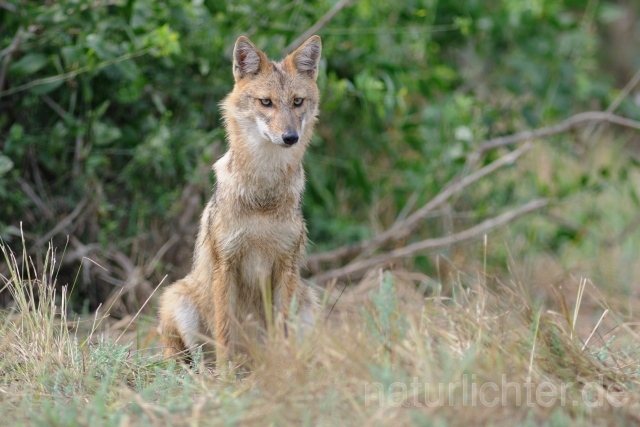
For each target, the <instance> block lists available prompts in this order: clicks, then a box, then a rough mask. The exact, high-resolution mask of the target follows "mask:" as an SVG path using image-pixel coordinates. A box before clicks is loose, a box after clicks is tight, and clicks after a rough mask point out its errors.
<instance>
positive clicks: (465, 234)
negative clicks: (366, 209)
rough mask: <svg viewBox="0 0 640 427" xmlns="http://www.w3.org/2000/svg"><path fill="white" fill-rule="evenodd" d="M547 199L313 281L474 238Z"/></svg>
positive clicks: (353, 274) (353, 273)
mask: <svg viewBox="0 0 640 427" xmlns="http://www.w3.org/2000/svg"><path fill="white" fill-rule="evenodd" d="M549 203H550V201H549V200H548V199H536V200H532V201H531V202H529V203H527V204H526V205H523V206H521V207H519V208H517V209H513V210H510V211H508V212H505V213H503V214H501V215H498V216H497V217H495V218H491V219H488V220H486V221H483V222H481V223H480V224H477V225H475V226H473V227H471V228H468V229H466V230H464V231H461V232H459V233H455V234H452V235H451V236H447V237H438V238H435V239H427V240H423V241H420V242H416V243H413V244H411V245H408V246H405V247H403V248H398V249H395V250H393V251H391V252H388V253H385V254H381V255H378V256H376V257H373V258H369V259H365V260H361V261H356V262H353V263H351V264H348V265H346V266H344V267H341V268H337V269H335V270H330V271H328V272H326V273H323V274H320V275H318V276H316V277H315V281H316V283H317V284H319V285H321V284H324V283H327V282H328V281H330V280H332V279H341V278H349V279H352V280H353V279H356V278H358V277H360V276H359V275H361V274H362V272H363V271H365V270H367V269H369V268H372V267H374V266H376V265H379V264H384V263H388V262H389V261H393V260H397V259H401V258H407V257H411V256H415V255H416V254H418V253H421V252H425V251H427V250H430V249H436V248H441V247H443V246H447V245H450V244H453V243H461V242H464V241H466V240H471V239H474V238H476V237H479V236H481V235H484V234H486V233H487V232H489V231H490V230H492V229H494V228H496V227H499V226H501V225H504V224H506V223H508V222H511V221H513V220H514V219H516V218H518V217H521V216H523V215H526V214H528V213H531V212H534V211H536V210H539V209H542V208H544V207H545V206H547V205H549Z"/></svg>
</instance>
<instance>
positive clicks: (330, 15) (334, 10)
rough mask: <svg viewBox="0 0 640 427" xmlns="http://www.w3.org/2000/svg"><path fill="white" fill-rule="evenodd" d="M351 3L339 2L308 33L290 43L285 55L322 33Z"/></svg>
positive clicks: (346, 0)
mask: <svg viewBox="0 0 640 427" xmlns="http://www.w3.org/2000/svg"><path fill="white" fill-rule="evenodd" d="M350 1H351V0H340V1H338V3H336V4H335V5H333V7H332V8H331V9H329V11H328V12H327V13H325V14H324V16H323V17H322V18H320V19H318V22H316V23H315V24H313V25H312V26H311V27H310V28H309V29H308V30H307V31H305V32H304V33H302V34H301V35H299V36H298V37H297V38H296V39H295V40H294V41H292V42H291V43H289V44H288V45H287V47H285V48H284V53H285V54H289V53H291V52H293V50H294V49H295V48H297V47H298V46H300V45H301V44H302V42H304V41H305V40H306V39H308V38H309V37H311V36H312V35H314V34H316V33H317V32H318V31H320V29H321V28H322V27H324V26H325V25H327V24H328V23H329V21H331V20H332V19H333V17H334V16H336V15H337V14H338V12H340V11H341V10H342V9H343V8H344V7H345V6H347V5H348V4H349V2H350Z"/></svg>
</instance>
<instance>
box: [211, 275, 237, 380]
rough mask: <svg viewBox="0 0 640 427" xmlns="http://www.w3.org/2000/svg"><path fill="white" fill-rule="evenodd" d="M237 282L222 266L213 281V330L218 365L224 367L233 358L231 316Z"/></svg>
mask: <svg viewBox="0 0 640 427" xmlns="http://www.w3.org/2000/svg"><path fill="white" fill-rule="evenodd" d="M234 285H235V281H234V278H233V274H232V273H231V272H230V271H229V268H227V266H226V265H223V266H221V268H218V269H217V271H216V274H215V275H214V279H213V300H214V307H215V313H214V319H213V325H211V326H210V327H211V329H212V332H213V334H214V335H215V340H216V365H217V366H218V367H221V366H222V363H224V361H226V360H227V359H228V358H229V356H231V352H232V345H233V343H231V339H230V338H231V323H232V322H231V316H232V313H233V307H231V297H232V292H234V288H233V286H234Z"/></svg>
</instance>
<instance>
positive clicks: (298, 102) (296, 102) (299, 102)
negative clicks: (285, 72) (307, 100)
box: [293, 98, 304, 107]
mask: <svg viewBox="0 0 640 427" xmlns="http://www.w3.org/2000/svg"><path fill="white" fill-rule="evenodd" d="M303 102H304V99H302V98H293V105H295V106H296V107H299V106H301V105H302V103H303Z"/></svg>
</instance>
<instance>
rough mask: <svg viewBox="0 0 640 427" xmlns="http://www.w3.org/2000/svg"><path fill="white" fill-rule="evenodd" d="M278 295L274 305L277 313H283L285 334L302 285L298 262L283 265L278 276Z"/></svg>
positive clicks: (291, 261)
mask: <svg viewBox="0 0 640 427" xmlns="http://www.w3.org/2000/svg"><path fill="white" fill-rule="evenodd" d="M276 277H277V279H276V286H275V289H276V294H275V295H274V297H275V298H274V305H275V308H276V312H277V313H282V317H283V320H284V322H285V323H284V328H285V333H286V332H287V326H286V325H287V323H286V322H287V321H288V320H289V315H290V309H291V303H292V301H293V297H294V295H295V293H296V289H297V287H298V286H299V284H300V273H299V272H298V270H297V262H295V261H294V260H288V262H287V263H285V264H284V265H282V268H281V269H280V271H279V274H278V275H277V276H276Z"/></svg>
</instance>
